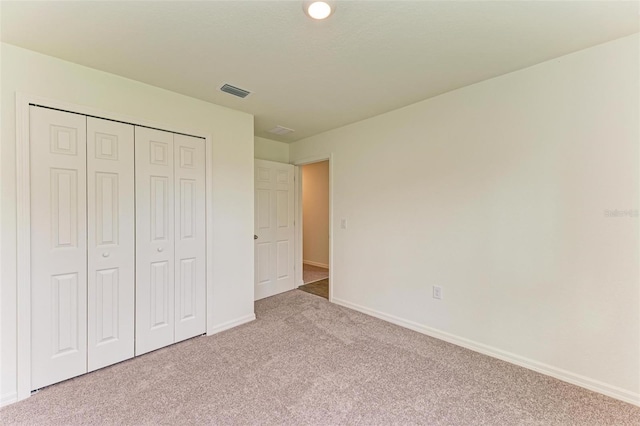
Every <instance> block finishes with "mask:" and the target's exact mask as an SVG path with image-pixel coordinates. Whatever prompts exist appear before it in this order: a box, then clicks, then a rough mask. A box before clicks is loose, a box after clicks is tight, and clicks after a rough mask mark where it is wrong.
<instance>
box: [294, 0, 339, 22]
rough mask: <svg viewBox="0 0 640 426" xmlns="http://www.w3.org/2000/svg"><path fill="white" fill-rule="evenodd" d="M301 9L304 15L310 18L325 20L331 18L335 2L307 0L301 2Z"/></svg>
mask: <svg viewBox="0 0 640 426" xmlns="http://www.w3.org/2000/svg"><path fill="white" fill-rule="evenodd" d="M302 9H303V10H304V13H306V14H307V16H309V17H310V18H313V19H318V20H320V19H326V18H328V17H329V16H331V14H332V13H333V12H334V10H335V9H336V7H335V2H333V1H327V0H325V1H314V0H307V1H305V2H303V4H302Z"/></svg>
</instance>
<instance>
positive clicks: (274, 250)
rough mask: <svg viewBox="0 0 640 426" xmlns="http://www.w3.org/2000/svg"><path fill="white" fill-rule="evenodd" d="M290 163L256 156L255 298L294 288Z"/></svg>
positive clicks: (292, 187) (292, 188)
mask: <svg viewBox="0 0 640 426" xmlns="http://www.w3.org/2000/svg"><path fill="white" fill-rule="evenodd" d="M293 173H294V169H293V165H291V164H284V163H276V162H273V161H265V160H255V175H254V179H255V218H254V220H255V228H254V229H255V235H256V236H257V239H256V240H255V242H254V244H255V300H259V299H263V298H265V297H269V296H273V295H274V294H278V293H282V292H284V291H288V290H293V289H294V288H295V282H294V267H293V265H294V261H293V259H294V205H293V202H294V192H293V191H294V185H293Z"/></svg>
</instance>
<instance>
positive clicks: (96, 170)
mask: <svg viewBox="0 0 640 426" xmlns="http://www.w3.org/2000/svg"><path fill="white" fill-rule="evenodd" d="M133 132H134V131H133V125H131V124H124V123H118V122H114V121H109V120H101V119H98V118H93V117H87V189H88V190H87V209H88V212H87V213H88V215H87V225H88V234H87V242H88V277H87V281H88V299H87V300H88V302H89V305H88V308H87V309H88V331H87V338H88V351H89V352H88V358H87V359H88V371H93V370H96V369H98V368H102V367H105V366H107V365H111V364H115V363H116V362H120V361H123V360H125V359H128V358H133V356H134V315H135V299H134V293H135V210H134V209H135V194H134V190H135V185H134V169H133V167H134V158H133V154H134V145H133Z"/></svg>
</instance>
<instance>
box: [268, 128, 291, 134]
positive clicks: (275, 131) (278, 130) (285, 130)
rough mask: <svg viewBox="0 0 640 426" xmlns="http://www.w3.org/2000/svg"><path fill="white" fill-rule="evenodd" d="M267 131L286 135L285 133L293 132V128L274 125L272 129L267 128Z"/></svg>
mask: <svg viewBox="0 0 640 426" xmlns="http://www.w3.org/2000/svg"><path fill="white" fill-rule="evenodd" d="M268 132H269V133H273V134H275V135H280V136H282V135H286V134H288V133H291V132H295V130H293V129H289V128H287V127H282V126H276V127H274V128H273V129H271V130H268Z"/></svg>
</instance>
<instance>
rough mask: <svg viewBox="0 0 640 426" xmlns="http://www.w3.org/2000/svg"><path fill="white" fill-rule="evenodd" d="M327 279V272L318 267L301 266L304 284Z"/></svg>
mask: <svg viewBox="0 0 640 426" xmlns="http://www.w3.org/2000/svg"><path fill="white" fill-rule="evenodd" d="M327 278H329V270H328V269H327V268H321V267H320V266H313V265H307V264H306V263H305V264H302V281H304V283H305V284H309V283H314V282H316V281H320V280H324V279H327Z"/></svg>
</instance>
